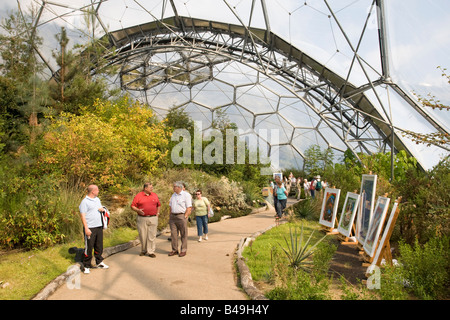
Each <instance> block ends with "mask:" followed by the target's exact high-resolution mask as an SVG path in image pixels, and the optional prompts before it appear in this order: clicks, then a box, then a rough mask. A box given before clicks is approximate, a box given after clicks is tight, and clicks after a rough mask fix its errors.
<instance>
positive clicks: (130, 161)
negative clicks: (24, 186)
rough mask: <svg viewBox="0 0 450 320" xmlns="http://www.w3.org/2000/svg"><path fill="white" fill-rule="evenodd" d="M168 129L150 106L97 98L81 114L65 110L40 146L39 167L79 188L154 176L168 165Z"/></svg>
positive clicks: (109, 185) (115, 185)
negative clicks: (90, 108)
mask: <svg viewBox="0 0 450 320" xmlns="http://www.w3.org/2000/svg"><path fill="white" fill-rule="evenodd" d="M167 144H168V134H167V132H166V130H165V128H164V125H163V124H162V123H156V122H154V119H153V113H152V111H151V110H150V109H147V108H143V107H141V106H140V105H139V104H133V105H129V103H128V99H126V98H125V99H122V100H120V101H117V102H116V103H112V102H104V101H100V100H98V101H97V102H96V103H95V105H94V106H93V111H92V112H89V111H83V113H82V114H81V115H80V116H75V115H73V114H66V113H63V114H62V117H60V118H58V119H56V120H55V121H53V122H52V124H51V125H50V126H49V127H48V130H47V132H46V133H45V135H44V138H43V142H42V144H41V145H40V146H38V147H37V150H36V152H38V153H39V156H38V159H39V160H38V168H39V170H42V171H43V172H44V173H50V172H53V173H57V174H59V177H60V180H61V181H67V182H68V183H69V185H71V186H74V187H79V186H84V185H88V184H90V183H95V184H98V185H99V186H101V187H105V188H115V189H120V188H121V187H122V186H123V185H124V184H126V183H127V179H137V178H140V177H142V176H146V175H151V174H153V173H155V172H156V171H157V169H158V168H159V167H160V166H161V164H164V162H165V158H166V156H167V150H166V149H167Z"/></svg>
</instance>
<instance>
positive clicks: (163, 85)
mask: <svg viewBox="0 0 450 320" xmlns="http://www.w3.org/2000/svg"><path fill="white" fill-rule="evenodd" d="M82 2H83V3H84V5H83V6H81V7H73V6H71V5H69V4H66V3H64V1H58V3H55V2H49V1H42V3H40V7H39V10H38V14H37V16H36V19H35V20H34V24H33V26H32V28H33V29H34V30H36V29H37V28H39V27H41V26H43V25H45V24H48V23H50V22H51V21H53V20H54V19H57V18H58V19H63V20H65V21H66V23H67V22H68V20H67V19H69V18H70V17H72V16H73V15H74V13H75V12H78V13H79V14H84V13H85V12H89V14H90V15H91V16H92V17H94V18H95V19H96V21H98V27H99V29H101V30H102V31H103V33H104V34H105V35H104V36H105V37H107V39H108V40H109V43H110V45H111V49H114V54H112V55H111V56H109V57H107V58H108V59H109V60H110V63H111V64H115V65H118V66H120V71H119V72H118V76H117V78H116V79H114V81H115V82H116V83H119V84H120V86H121V88H122V89H123V90H126V91H128V92H130V93H131V94H132V95H133V96H134V97H136V98H137V99H139V100H141V101H143V102H146V103H147V104H148V105H149V106H151V107H152V108H153V109H154V110H155V111H156V112H157V113H158V114H159V115H160V116H164V115H165V113H166V112H167V111H168V110H169V109H170V108H172V107H175V108H182V109H184V110H186V111H187V112H188V113H189V114H190V115H191V117H192V118H193V119H195V120H198V121H202V122H203V123H206V125H204V126H203V128H204V129H205V130H207V129H208V127H209V126H210V125H211V123H212V122H213V120H214V117H215V114H216V112H217V111H220V110H221V111H224V112H225V114H227V116H228V117H229V118H230V120H231V121H233V122H235V123H236V124H237V126H238V127H239V128H242V129H243V130H244V132H245V134H246V135H256V136H258V129H261V128H277V129H279V130H280V133H281V134H280V139H279V141H278V142H277V143H276V144H272V143H271V142H270V141H267V140H264V139H263V138H262V137H259V139H260V140H261V139H263V140H264V141H263V143H267V144H268V145H269V148H268V150H269V153H271V154H273V153H274V150H277V151H278V153H279V157H281V158H282V160H284V159H289V160H288V161H286V162H285V163H283V164H282V166H284V167H288V166H289V165H288V164H287V162H290V163H295V164H294V165H292V166H297V167H301V166H302V158H304V151H305V150H306V149H307V148H308V147H309V146H310V145H312V144H318V145H320V146H321V147H324V148H333V149H335V150H337V151H339V152H344V151H345V150H346V149H350V150H352V152H353V153H354V154H355V155H356V156H357V153H358V152H364V153H372V152H387V151H390V150H394V153H395V152H398V151H399V150H406V151H407V153H408V154H410V155H413V156H416V155H417V152H414V150H412V149H411V145H410V144H409V145H408V144H406V143H405V142H404V141H405V139H404V138H403V137H402V136H401V134H399V133H401V132H402V131H403V130H402V128H401V127H399V126H398V125H396V124H394V122H393V119H392V115H391V112H392V111H391V107H390V105H389V106H388V105H387V104H388V103H389V93H387V94H385V95H384V96H383V97H382V93H381V92H380V91H388V90H391V91H390V92H391V93H396V94H398V96H399V97H400V99H402V100H403V101H406V103H407V105H408V106H410V107H412V109H413V110H414V111H415V112H417V113H418V114H419V115H420V116H422V117H423V119H424V120H425V121H427V122H428V123H429V124H430V125H431V126H432V127H433V128H434V129H435V130H437V131H439V132H447V133H448V130H447V128H446V127H445V126H443V125H442V124H441V123H440V122H439V121H438V120H437V119H436V118H435V117H434V116H432V115H430V114H429V113H427V112H426V111H425V110H424V109H423V108H422V107H421V106H420V105H419V104H418V103H417V101H416V100H415V99H414V98H413V97H411V95H410V94H408V93H407V92H406V91H404V90H403V89H402V88H401V87H400V86H398V85H397V84H395V83H394V82H393V81H392V80H391V76H390V69H389V48H388V44H387V34H386V24H385V12H384V6H385V5H384V1H382V0H375V1H367V3H368V4H369V5H370V10H367V12H366V13H365V15H364V23H363V27H362V29H361V33H360V34H359V36H358V41H351V40H350V36H349V35H348V34H347V33H346V31H345V30H344V27H343V25H342V24H341V20H340V19H339V18H338V16H337V13H336V10H335V9H333V8H332V6H331V5H330V3H329V2H331V1H324V2H323V3H324V4H325V7H326V8H327V9H328V17H327V18H328V20H329V21H330V23H331V21H333V22H334V23H335V25H336V27H337V28H338V30H339V31H340V33H341V34H342V37H343V41H344V43H345V42H346V43H347V45H348V48H349V52H350V54H351V60H352V61H351V63H350V64H349V65H348V66H347V67H348V69H347V70H346V72H347V73H346V74H344V75H343V76H342V75H339V74H338V73H337V72H334V71H333V70H332V69H330V68H329V67H327V66H326V64H324V63H321V62H319V61H318V60H317V59H314V58H313V57H312V56H311V55H309V54H307V53H306V52H305V51H302V50H301V49H299V48H298V47H297V46H295V45H293V44H292V43H291V42H289V41H286V40H284V39H283V38H282V37H280V36H278V35H277V34H276V33H274V32H272V29H271V25H270V22H269V16H270V14H269V13H270V12H269V11H270V9H269V8H268V5H267V4H266V1H265V0H261V1H256V0H252V1H246V3H248V6H247V7H246V9H247V11H246V18H247V19H248V23H246V22H244V18H243V17H242V11H241V12H238V10H237V9H236V7H237V6H239V5H240V3H241V2H242V1H239V2H236V1H223V3H224V4H225V5H226V7H227V8H228V10H229V12H230V13H231V14H232V16H233V17H234V18H235V21H237V22H238V24H231V23H227V22H221V21H214V20H207V19H200V18H195V17H192V15H191V16H189V17H187V16H182V15H180V14H179V11H180V10H179V9H180V6H182V2H180V1H176V0H169V1H167V0H163V1H151V3H148V2H147V3H141V1H137V0H135V1H133V3H134V4H135V6H136V8H140V9H141V10H142V12H144V13H145V14H146V16H147V18H148V20H150V21H151V22H145V23H141V24H137V25H131V26H129V27H124V26H123V27H121V28H120V29H117V30H116V31H112V32H111V31H109V30H108V29H109V28H108V27H107V25H106V23H105V22H104V18H103V17H102V14H101V11H102V8H103V7H105V6H107V5H108V3H114V1H106V0H99V1H91V2H89V1H87V2H86V1H82ZM124 2H126V1H124ZM188 2H189V1H187V2H185V3H184V6H186V5H187V3H188ZM231 2H234V5H232V4H230V3H231ZM131 3H132V2H127V6H126V8H125V9H123V10H124V12H123V14H122V17H123V16H125V11H126V10H128V9H129V7H130V6H129V5H130V4H131ZM304 5H305V6H306V5H307V3H306V2H305V4H304ZM55 8H58V9H62V11H61V12H58V11H57V10H56V9H55ZM256 8H259V9H260V11H259V12H260V13H261V16H262V17H263V21H264V22H263V27H264V28H256V27H253V24H254V23H253V21H254V20H255V18H256V16H257V15H256V11H257V10H256ZM170 9H171V10H170ZM46 11H48V12H52V13H53V15H54V18H52V19H48V18H46V19H44V18H43V14H44V13H45V12H46ZM293 11H295V10H293ZM290 15H291V12H290V13H289V16H290ZM374 15H376V19H377V27H378V28H377V46H378V48H379V53H380V54H379V61H378V62H379V64H378V65H374V64H371V63H369V62H368V61H366V60H365V59H364V58H363V57H362V56H361V55H360V53H359V50H360V45H361V43H362V42H363V39H364V37H365V36H366V34H367V28H368V25H369V22H370V19H371V17H373V16H374ZM261 16H260V17H261ZM119 22H120V25H122V21H121V20H119ZM72 25H74V23H72ZM92 27H93V28H94V26H92ZM81 28H82V27H81ZM84 33H85V34H87V32H84ZM335 41H336V40H335ZM337 51H338V52H339V50H337ZM41 56H44V54H42V53H41ZM48 65H49V68H51V66H50V64H48ZM356 66H357V67H356ZM355 69H358V70H359V71H360V74H361V75H362V81H360V82H358V84H356V85H355V84H353V82H352V81H350V79H351V78H352V72H353V70H355ZM52 73H53V74H55V73H56V71H55V70H52ZM238 74H240V76H237V75H238ZM386 97H387V98H386ZM447 151H448V150H447ZM419 164H420V161H419Z"/></svg>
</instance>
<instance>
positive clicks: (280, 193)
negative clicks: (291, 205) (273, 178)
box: [276, 180, 288, 219]
mask: <svg viewBox="0 0 450 320" xmlns="http://www.w3.org/2000/svg"><path fill="white" fill-rule="evenodd" d="M277 187H278V188H277V201H278V205H277V206H276V211H277V218H278V219H279V218H281V216H282V215H283V210H284V209H285V208H286V203H287V195H288V192H287V190H286V189H285V188H284V186H283V184H282V183H281V181H280V180H278V181H277Z"/></svg>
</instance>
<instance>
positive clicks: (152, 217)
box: [131, 183, 161, 258]
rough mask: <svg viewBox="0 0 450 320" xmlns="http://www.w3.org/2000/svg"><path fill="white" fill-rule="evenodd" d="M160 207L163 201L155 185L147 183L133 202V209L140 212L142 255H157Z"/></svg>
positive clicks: (152, 256) (139, 227)
mask: <svg viewBox="0 0 450 320" xmlns="http://www.w3.org/2000/svg"><path fill="white" fill-rule="evenodd" d="M160 208H161V203H160V202H159V199H158V196H157V195H156V193H154V192H153V185H152V184H151V183H145V184H144V189H143V190H142V191H141V192H139V193H138V194H137V195H136V196H135V197H134V199H133V202H132V203H131V209H133V210H134V211H135V212H136V213H137V214H138V215H137V229H138V232H139V240H140V241H141V248H142V249H141V253H140V254H139V255H140V256H145V255H148V256H149V257H151V258H155V257H156V256H155V239H156V232H157V227H158V216H159V210H160Z"/></svg>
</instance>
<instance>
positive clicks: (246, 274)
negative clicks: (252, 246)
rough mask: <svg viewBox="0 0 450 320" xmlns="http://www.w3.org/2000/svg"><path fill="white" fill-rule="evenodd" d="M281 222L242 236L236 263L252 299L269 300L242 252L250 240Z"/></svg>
mask: <svg viewBox="0 0 450 320" xmlns="http://www.w3.org/2000/svg"><path fill="white" fill-rule="evenodd" d="M286 222H287V221H283V222H280V223H279V224H283V223H286ZM279 224H273V225H271V226H269V227H267V228H266V229H264V230H262V231H258V232H255V233H254V234H252V235H251V236H250V237H246V238H242V239H241V241H240V242H239V245H238V248H237V251H236V254H237V261H236V264H237V266H238V269H239V274H240V280H241V285H242V288H243V289H244V291H245V293H246V294H247V295H248V296H249V297H250V298H251V299H252V300H269V299H267V298H266V297H265V296H264V294H263V293H262V292H261V291H260V290H259V289H258V288H257V287H256V286H255V285H254V283H253V279H252V275H251V273H250V270H249V268H248V266H247V264H246V263H245V258H244V257H243V256H242V252H243V251H244V249H245V247H247V246H248V245H249V243H250V242H252V241H254V240H255V239H256V238H257V237H259V236H260V235H262V234H263V233H265V232H267V231H269V230H270V229H272V228H274V227H276V226H278V225H279Z"/></svg>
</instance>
